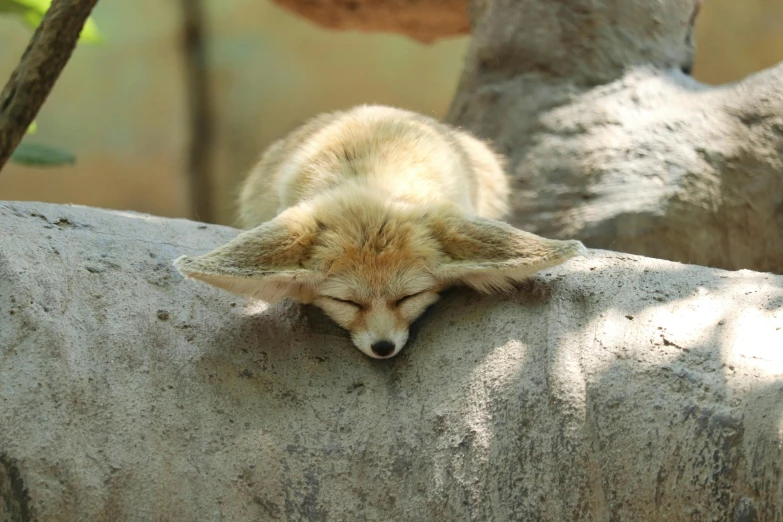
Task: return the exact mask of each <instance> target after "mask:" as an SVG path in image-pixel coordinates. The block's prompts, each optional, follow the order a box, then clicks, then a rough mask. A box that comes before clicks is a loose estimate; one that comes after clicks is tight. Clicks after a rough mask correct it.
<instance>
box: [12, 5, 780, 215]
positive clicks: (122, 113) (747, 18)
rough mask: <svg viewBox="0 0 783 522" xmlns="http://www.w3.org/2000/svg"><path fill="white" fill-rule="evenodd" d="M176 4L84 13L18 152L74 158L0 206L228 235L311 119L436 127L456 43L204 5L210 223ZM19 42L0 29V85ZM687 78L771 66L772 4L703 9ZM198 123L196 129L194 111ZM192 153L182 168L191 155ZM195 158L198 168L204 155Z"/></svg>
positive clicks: (32, 177)
mask: <svg viewBox="0 0 783 522" xmlns="http://www.w3.org/2000/svg"><path fill="white" fill-rule="evenodd" d="M183 4H184V2H161V1H159V0H135V1H134V2H119V1H111V0H103V1H99V2H98V6H97V7H96V9H95V11H94V13H93V17H94V19H95V21H96V22H97V24H98V27H99V28H100V30H101V32H102V34H103V36H104V37H105V39H106V42H104V43H102V44H100V45H87V44H84V43H80V44H79V46H78V47H77V49H76V52H75V53H74V55H73V57H72V58H71V61H70V63H69V64H68V66H67V67H66V69H65V71H64V73H63V75H62V76H61V77H60V80H59V81H58V83H57V85H56V86H55V89H54V91H53V93H52V95H51V96H50V97H49V99H48V101H47V102H46V104H45V105H44V107H43V109H42V110H41V112H40V113H39V115H38V118H37V126H38V130H37V133H36V134H35V135H33V136H29V137H27V138H26V139H27V140H29V141H31V142H35V141H41V142H44V143H50V144H56V145H57V146H61V147H63V148H65V149H68V150H70V151H72V152H73V153H75V154H76V156H77V162H76V164H75V165H72V166H65V167H49V168H41V167H35V168H31V167H27V166H19V165H15V164H8V165H7V166H6V168H5V169H4V170H3V172H2V173H0V200H35V201H47V202H55V203H77V204H82V205H91V206H97V207H104V208H114V209H123V210H137V211H141V212H149V213H151V214H156V215H160V216H170V217H188V218H193V219H198V218H200V219H206V220H208V221H212V222H216V223H222V224H233V216H234V206H233V200H234V197H235V194H236V190H237V185H238V184H239V182H240V180H241V179H242V178H243V176H244V175H245V173H246V172H247V170H248V169H249V168H250V167H251V166H252V164H253V162H254V161H255V160H256V158H257V157H258V155H259V154H260V152H261V151H262V150H263V148H264V147H265V146H266V145H267V144H268V143H269V142H270V141H272V140H274V139H275V138H277V137H280V136H281V135H282V134H284V133H285V132H287V131H288V130H290V129H292V128H293V127H295V126H296V125H298V124H299V123H301V122H302V121H303V120H305V119H307V118H308V117H310V116H312V115H313V114H315V113H318V112H322V111H326V110H332V109H337V108H345V107H349V106H351V105H355V104H359V103H384V104H389V105H395V106H400V107H405V108H409V109H413V110H416V111H419V112H422V113H424V114H429V115H432V116H435V117H438V118H440V117H441V116H442V115H443V114H444V113H445V111H446V109H447V108H448V105H449V102H450V100H451V97H452V94H453V93H454V90H455V89H456V85H457V80H458V77H459V72H460V69H461V65H462V59H463V56H464V53H465V51H466V48H467V43H468V39H467V37H466V38H456V39H451V40H446V41H440V42H438V43H435V44H433V45H423V44H419V43H416V42H414V41H412V40H410V39H408V38H406V37H403V36H396V35H384V34H365V33H345V32H332V31H328V30H325V29H321V28H319V27H316V26H314V25H312V24H311V23H309V22H308V21H306V20H304V19H302V18H299V17H297V16H296V15H294V14H291V13H289V12H287V11H283V10H281V9H280V8H278V7H276V6H275V5H273V4H272V3H271V2H269V1H261V2H259V1H257V0H204V7H205V10H206V12H205V13H204V21H205V24H206V26H205V27H206V30H207V33H208V35H207V36H208V40H207V43H208V46H209V47H208V53H209V54H208V72H209V77H210V82H211V92H210V93H209V99H210V104H209V105H210V106H211V108H212V110H211V120H212V127H213V136H212V138H213V141H212V147H211V151H212V152H211V154H212V159H211V160H210V161H209V163H210V165H208V169H207V170H208V171H209V176H210V178H211V180H212V186H213V189H212V195H213V205H212V211H211V215H207V216H202V215H196V212H195V211H194V208H193V206H192V205H191V203H190V193H189V189H188V187H189V185H188V168H189V167H188V165H189V162H190V161H191V160H190V159H189V158H190V154H191V152H190V151H189V144H190V129H191V117H192V115H191V113H190V110H189V101H188V95H187V93H188V90H187V89H188V86H189V82H188V74H187V69H186V66H185V63H186V62H185V58H184V56H185V54H186V53H185V52H184V49H185V47H184V45H183V32H184V29H183V27H184V24H183V19H184V16H183V9H182V6H183ZM30 36H31V31H30V30H29V29H28V28H26V27H25V26H24V25H22V24H21V23H20V22H19V20H17V19H16V18H13V17H1V18H0V48H2V49H3V53H2V55H0V81H1V82H3V84H4V83H5V81H6V79H7V78H8V76H9V75H10V73H11V71H12V70H13V68H14V67H15V66H16V64H17V62H18V59H19V56H20V55H21V53H22V52H23V51H24V48H25V46H26V44H27V42H28V40H29V38H30ZM696 37H697V44H698V51H697V58H696V67H695V71H694V76H695V77H696V78H697V79H699V80H701V81H703V82H706V83H710V84H720V83H726V82H732V81H736V80H738V79H740V78H742V77H743V76H745V75H747V74H750V73H753V72H756V71H759V70H761V69H764V68H766V67H769V66H772V65H774V64H776V63H777V62H779V61H781V60H783V0H743V1H742V2H738V1H736V0H708V1H707V2H705V4H704V7H703V9H702V11H701V15H700V17H699V20H698V23H697V31H696ZM207 113H208V114H207V116H210V114H209V111H207ZM204 152H206V149H205V150H202V151H199V150H197V151H196V158H197V159H198V158H199V156H198V154H199V153H204ZM204 157H209V155H207V156H204Z"/></svg>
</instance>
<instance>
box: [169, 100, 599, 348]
mask: <svg viewBox="0 0 783 522" xmlns="http://www.w3.org/2000/svg"><path fill="white" fill-rule="evenodd" d="M508 192H509V188H508V182H507V179H506V176H505V174H504V172H503V162H502V159H501V158H500V157H499V156H498V155H497V154H495V153H494V152H492V150H491V149H490V148H489V147H488V146H487V145H486V144H485V143H483V142H481V141H479V140H478V139H476V138H474V137H472V136H470V135H469V134H467V133H465V132H463V131H460V130H457V129H454V128H451V127H448V126H446V125H444V124H442V123H439V122H437V121H435V120H433V119H430V118H427V117H425V116H421V115H419V114H415V113H412V112H408V111H404V110H399V109H393V108H390V107H381V106H361V107H356V108H354V109H351V110H348V111H344V112H335V113H330V114H325V115H321V116H318V117H316V118H314V119H313V120H311V121H309V122H308V123H306V124H305V125H303V126H302V127H300V128H299V129H297V130H295V131H293V132H292V133H291V134H289V135H288V136H286V137H285V138H283V139H282V140H280V141H277V142H275V143H273V144H272V145H271V146H270V147H269V148H268V149H267V150H266V152H265V153H264V154H263V156H262V157H261V160H260V162H259V163H258V165H257V166H256V167H255V168H254V169H253V171H252V172H251V173H250V175H249V176H248V179H247V181H246V182H245V184H244V186H243V188H242V192H241V196H240V200H239V201H240V204H239V214H240V220H241V224H242V225H243V226H244V227H245V228H247V229H249V230H247V231H245V232H242V233H241V234H239V235H238V236H237V237H236V238H235V239H234V240H232V241H230V242H229V243H227V244H226V245H223V246H221V247H219V248H217V249H215V250H213V251H212V252H209V253H207V254H204V255H202V256H199V257H195V258H189V257H186V256H183V257H180V258H179V259H177V260H176V261H175V266H176V267H177V269H178V270H179V271H180V272H182V273H183V274H185V275H186V276H189V277H192V278H195V279H199V280H201V281H204V282H206V283H209V284H211V285H213V286H217V287H219V288H222V289H225V290H228V291H230V292H234V293H237V294H242V295H246V296H250V297H252V298H256V299H261V300H264V301H267V302H274V301H277V300H279V299H282V298H285V297H290V298H293V299H297V300H299V301H301V302H304V303H313V304H314V305H316V306H318V307H320V308H321V309H323V310H324V312H325V313H326V314H327V315H329V316H330V317H331V318H332V319H333V320H334V321H335V322H337V323H338V324H339V325H341V326H342V327H343V328H345V329H347V330H348V331H349V332H350V333H351V337H352V339H353V342H354V344H355V345H356V346H357V347H358V348H359V349H360V350H361V351H362V352H364V353H365V354H367V355H369V356H370V357H375V358H389V357H393V356H394V355H396V354H397V353H399V351H400V350H401V349H402V347H403V346H404V345H405V343H406V341H407V339H408V331H409V327H410V325H411V323H412V322H413V321H414V320H416V318H418V317H419V316H420V315H421V314H422V313H423V312H424V310H425V309H426V308H427V307H429V306H430V305H432V304H433V303H434V302H435V301H437V300H438V298H439V294H438V292H440V291H442V290H444V289H446V288H448V287H450V286H454V285H459V284H462V285H467V286H470V287H473V288H475V289H476V290H478V291H481V292H500V291H505V290H508V289H510V288H511V287H513V285H514V284H515V283H516V282H519V281H522V280H524V279H526V278H528V277H530V276H531V275H533V274H534V273H535V272H537V271H539V270H541V269H543V268H547V267H551V266H553V265H557V264H560V263H562V262H563V261H565V260H567V259H569V258H571V257H574V256H576V255H580V254H583V253H584V252H585V249H584V246H583V245H582V243H580V242H579V241H556V240H550V239H545V238H542V237H539V236H536V235H534V234H530V233H528V232H523V231H521V230H518V229H516V228H514V227H512V226H510V225H508V224H506V223H504V222H502V221H499V219H500V218H502V217H503V216H504V215H505V213H506V210H507V198H508Z"/></svg>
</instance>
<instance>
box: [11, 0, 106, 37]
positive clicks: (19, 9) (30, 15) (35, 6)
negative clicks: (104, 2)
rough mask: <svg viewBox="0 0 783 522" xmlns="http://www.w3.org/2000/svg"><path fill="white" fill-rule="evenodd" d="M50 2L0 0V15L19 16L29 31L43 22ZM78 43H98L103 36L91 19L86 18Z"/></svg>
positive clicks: (47, 0) (38, 0) (45, 0)
mask: <svg viewBox="0 0 783 522" xmlns="http://www.w3.org/2000/svg"><path fill="white" fill-rule="evenodd" d="M51 4H52V0H0V13H13V14H16V15H19V16H20V17H21V18H22V20H23V21H24V22H25V24H26V25H28V26H29V27H30V28H31V29H35V28H36V27H38V25H39V24H40V23H41V20H43V17H44V15H45V14H46V11H48V10H49V6H50V5H51ZM79 41H80V42H87V43H93V44H94V43H100V42H102V41H104V38H103V35H101V33H100V31H98V25H97V24H96V23H95V20H93V18H92V17H90V18H88V19H87V21H86V22H85V24H84V27H83V28H82V32H81V34H80V35H79Z"/></svg>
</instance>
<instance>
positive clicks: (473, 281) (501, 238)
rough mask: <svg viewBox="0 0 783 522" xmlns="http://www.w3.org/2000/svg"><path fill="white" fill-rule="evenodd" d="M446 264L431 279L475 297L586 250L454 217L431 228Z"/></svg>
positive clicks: (484, 220) (496, 223)
mask: <svg viewBox="0 0 783 522" xmlns="http://www.w3.org/2000/svg"><path fill="white" fill-rule="evenodd" d="M432 231H433V234H434V235H435V237H436V238H437V240H438V241H439V242H440V244H441V247H442V249H443V252H444V253H445V254H446V256H447V257H448V258H450V259H449V260H447V261H446V262H444V263H443V264H442V265H440V267H439V269H438V271H437V273H436V274H435V276H436V277H437V278H438V279H440V280H441V281H444V282H461V283H463V284H466V285H468V286H471V287H473V288H475V289H476V290H479V291H481V292H492V291H503V290H508V289H510V288H511V287H512V286H513V284H514V283H516V282H520V281H524V280H525V279H527V278H529V277H530V276H532V275H533V274H535V273H536V272H538V271H539V270H543V269H544V268H549V267H552V266H555V265H559V264H560V263H562V262H564V261H566V260H567V259H570V258H572V257H575V256H579V255H584V254H586V253H587V249H586V248H585V247H584V245H583V244H582V243H581V242H580V241H575V240H572V241H558V240H554V239H546V238H543V237H541V236H537V235H535V234H531V233H529V232H523V231H522V230H519V229H517V228H514V227H512V226H511V225H508V224H506V223H503V222H501V221H496V220H494V219H487V218H479V217H454V218H451V219H447V220H445V221H440V222H439V223H436V224H434V225H433V227H432Z"/></svg>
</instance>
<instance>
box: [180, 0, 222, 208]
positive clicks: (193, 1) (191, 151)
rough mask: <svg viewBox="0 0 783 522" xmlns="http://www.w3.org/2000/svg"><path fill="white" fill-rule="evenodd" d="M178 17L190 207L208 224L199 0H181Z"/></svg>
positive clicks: (207, 121) (208, 140) (208, 108)
mask: <svg viewBox="0 0 783 522" xmlns="http://www.w3.org/2000/svg"><path fill="white" fill-rule="evenodd" d="M182 15H183V29H184V34H183V45H184V48H183V56H184V59H185V70H186V75H187V79H186V89H187V95H188V113H189V117H190V143H189V146H188V166H187V169H188V178H189V180H190V194H191V205H192V208H193V212H194V213H195V216H196V217H197V218H198V219H199V220H200V221H206V222H210V223H212V222H214V217H213V215H214V209H213V208H212V200H213V195H214V193H215V189H214V187H213V183H212V176H211V172H212V158H213V150H212V138H213V131H212V129H213V120H214V118H213V113H212V101H211V95H210V87H209V71H208V67H207V57H206V44H205V43H204V39H205V38H204V33H205V30H204V9H203V4H202V2H201V0H182Z"/></svg>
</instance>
